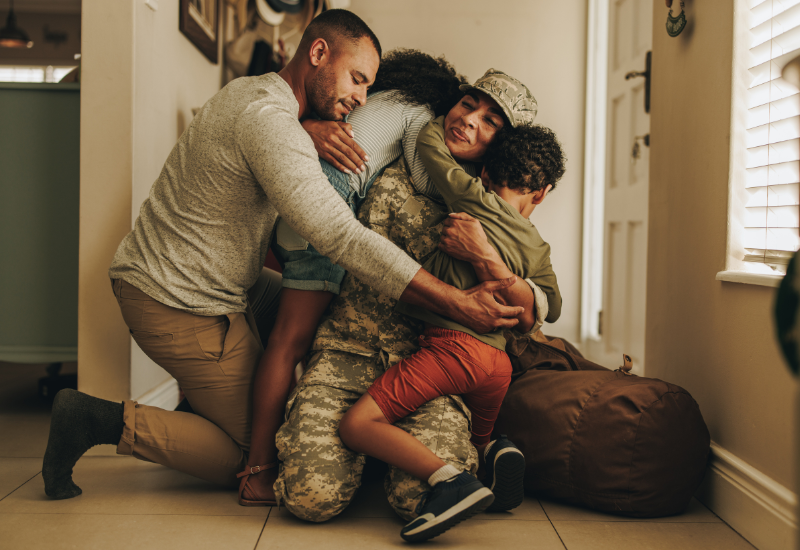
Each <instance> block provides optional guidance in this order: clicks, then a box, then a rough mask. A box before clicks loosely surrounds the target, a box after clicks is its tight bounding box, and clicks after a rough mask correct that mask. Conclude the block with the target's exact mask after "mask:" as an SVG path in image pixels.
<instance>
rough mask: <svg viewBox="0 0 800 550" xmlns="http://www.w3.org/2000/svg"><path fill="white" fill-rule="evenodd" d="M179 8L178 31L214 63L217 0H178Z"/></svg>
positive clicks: (217, 35) (217, 15)
mask: <svg viewBox="0 0 800 550" xmlns="http://www.w3.org/2000/svg"><path fill="white" fill-rule="evenodd" d="M180 10H181V13H180V22H179V28H180V31H181V32H182V33H183V34H184V35H185V36H186V38H188V39H189V41H190V42H191V43H192V44H194V45H195V47H197V49H198V50H200V51H201V52H202V53H203V55H205V56H206V57H207V58H208V60H209V61H211V62H212V63H214V64H216V63H217V51H218V47H217V46H218V44H219V0H180Z"/></svg>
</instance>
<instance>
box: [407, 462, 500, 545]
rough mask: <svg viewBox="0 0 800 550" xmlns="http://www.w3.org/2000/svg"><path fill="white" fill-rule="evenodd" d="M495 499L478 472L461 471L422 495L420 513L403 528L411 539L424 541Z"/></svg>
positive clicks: (418, 509)
mask: <svg viewBox="0 0 800 550" xmlns="http://www.w3.org/2000/svg"><path fill="white" fill-rule="evenodd" d="M493 500H494V496H493V495H492V492H491V491H490V490H489V489H487V488H486V487H484V486H483V484H482V483H481V482H480V481H478V479H477V478H476V477H475V476H472V475H470V474H468V473H467V472H461V473H460V474H458V475H457V476H456V477H454V478H453V479H451V480H449V481H440V482H439V483H437V484H436V486H435V487H434V488H433V489H431V490H430V491H429V492H428V493H426V494H425V495H424V496H423V497H422V501H420V503H419V505H418V506H417V514H419V517H417V518H416V519H414V520H413V521H411V522H410V523H409V524H408V525H406V526H405V527H403V529H401V530H400V536H401V537H403V539H404V540H407V541H408V542H422V541H424V540H428V539H431V538H433V537H435V536H437V535H441V534H442V533H444V532H445V531H447V530H448V529H450V528H451V527H452V526H454V525H456V524H457V523H460V522H462V521H464V520H465V519H467V518H470V517H472V516H474V515H475V514H477V513H478V512H482V511H483V510H485V509H486V507H487V506H489V505H490V504H491V503H492V501H493Z"/></svg>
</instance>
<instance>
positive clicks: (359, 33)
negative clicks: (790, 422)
mask: <svg viewBox="0 0 800 550" xmlns="http://www.w3.org/2000/svg"><path fill="white" fill-rule="evenodd" d="M365 36H366V37H367V38H369V39H370V41H371V42H372V45H373V46H375V51H377V52H378V57H380V56H381V54H382V51H381V43H380V42H379V41H378V37H377V36H375V33H374V32H372V29H370V28H369V27H368V26H367V24H366V23H364V21H363V20H362V19H361V18H360V17H359V16H357V15H356V14H354V13H353V12H351V11H347V10H328V11H325V12H322V13H321V14H320V15H318V16H317V17H315V18H314V19H313V20H312V21H311V23H309V25H308V27H306V31H305V32H304V33H303V38H301V39H300V45H299V46H298V47H297V49H298V51H300V52H307V51H308V49H309V48H310V47H311V44H312V43H313V42H314V40H316V39H318V38H322V39H323V40H325V42H327V43H328V46H329V47H330V48H331V49H334V48H335V46H336V44H337V43H341V41H342V40H349V41H350V42H352V43H357V42H358V41H359V40H361V39H362V38H364V37H365Z"/></svg>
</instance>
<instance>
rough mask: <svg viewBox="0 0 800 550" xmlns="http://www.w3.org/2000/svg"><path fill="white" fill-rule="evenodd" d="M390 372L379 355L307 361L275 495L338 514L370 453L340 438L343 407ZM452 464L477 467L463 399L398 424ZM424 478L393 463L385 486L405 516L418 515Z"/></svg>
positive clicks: (316, 513) (302, 511)
mask: <svg viewBox="0 0 800 550" xmlns="http://www.w3.org/2000/svg"><path fill="white" fill-rule="evenodd" d="M383 372H384V363H383V361H382V360H381V359H380V358H379V357H372V358H370V357H362V356H359V355H354V354H351V353H346V352H339V351H323V352H320V353H318V354H317V355H315V356H314V357H313V358H312V359H311V361H310V362H309V367H308V369H307V370H306V373H305V375H304V376H303V378H302V380H301V381H300V384H299V385H298V387H297V388H296V389H295V391H294V392H293V393H292V395H291V396H290V397H289V403H288V404H287V411H288V416H287V420H286V422H285V423H284V425H283V426H282V427H281V429H280V430H279V431H278V435H277V446H278V458H279V459H280V460H281V461H282V462H283V464H282V465H281V469H280V474H279V476H278V481H277V482H276V483H275V494H276V495H277V497H278V498H279V499H280V501H281V503H282V504H283V505H285V506H286V507H287V508H288V509H289V511H290V512H292V513H293V514H294V515H295V516H297V517H299V518H301V519H305V520H308V521H315V522H320V521H326V520H328V519H331V518H333V517H335V516H336V515H337V514H339V513H340V512H341V511H342V510H344V509H345V508H346V507H347V505H348V504H349V503H350V501H351V500H352V498H353V496H354V495H355V492H356V490H357V489H358V487H359V485H360V484H361V472H362V470H363V468H364V462H365V457H364V456H363V455H358V454H356V453H354V452H352V451H350V450H349V449H347V448H346V447H345V446H344V444H343V443H342V440H341V439H340V438H339V421H340V420H341V418H342V416H344V413H345V412H346V411H347V409H349V408H350V407H351V406H352V405H353V404H354V403H355V402H356V401H357V400H358V399H359V398H360V397H361V395H362V394H364V393H365V392H366V391H367V388H368V387H369V386H370V385H371V384H372V382H373V381H374V380H375V378H377V377H378V376H380V375H381V374H382V373H383ZM397 425H398V426H400V427H402V428H403V429H405V430H406V431H408V432H409V433H411V434H413V435H414V436H416V437H417V438H418V439H419V440H420V441H422V442H423V443H424V444H425V445H426V446H427V447H428V448H429V449H431V450H432V451H433V452H435V453H436V454H437V455H439V457H441V458H442V459H443V460H444V461H445V462H447V463H448V464H453V465H454V466H456V467H457V468H459V469H464V470H469V471H471V472H472V473H474V472H475V470H476V469H477V464H478V460H477V453H476V452H475V449H474V447H473V446H472V445H471V444H470V442H469V437H470V426H469V413H468V412H467V409H466V407H465V406H464V404H463V402H462V401H461V398H459V397H440V398H438V399H435V400H433V401H431V402H430V403H427V404H426V405H424V406H423V407H421V408H420V409H419V410H417V411H415V412H414V413H413V414H412V415H410V416H408V417H406V418H404V419H403V420H401V421H400V422H398V423H397ZM428 489H429V487H428V485H427V484H426V483H425V482H422V481H419V480H417V479H416V478H414V477H412V476H410V475H408V474H406V473H405V472H402V471H399V470H397V469H396V468H391V469H390V472H389V474H388V475H387V479H386V491H387V494H388V495H389V501H390V503H391V504H392V507H393V508H394V509H395V510H396V511H397V513H398V514H399V515H401V516H402V517H403V518H406V519H410V518H413V517H414V516H415V514H414V509H415V508H416V505H417V502H418V501H419V498H420V496H421V494H422V493H423V492H424V491H426V490H428Z"/></svg>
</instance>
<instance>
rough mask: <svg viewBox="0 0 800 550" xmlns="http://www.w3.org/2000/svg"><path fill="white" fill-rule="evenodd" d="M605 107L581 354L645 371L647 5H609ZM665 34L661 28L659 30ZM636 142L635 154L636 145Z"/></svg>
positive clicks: (640, 1)
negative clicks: (594, 262)
mask: <svg viewBox="0 0 800 550" xmlns="http://www.w3.org/2000/svg"><path fill="white" fill-rule="evenodd" d="M608 10H609V12H608V27H609V29H608V30H609V32H608V64H607V67H608V73H607V77H608V88H607V90H608V95H607V97H608V103H607V111H606V113H607V119H606V120H607V126H606V128H607V139H606V177H605V193H604V215H603V233H604V239H603V246H604V255H603V278H602V280H603V285H602V286H603V288H602V296H603V299H602V315H601V319H600V322H599V328H600V338H599V340H597V341H595V342H592V343H589V345H588V346H587V354H588V355H589V357H591V358H592V359H594V360H595V361H597V362H599V363H601V364H603V365H605V366H607V367H611V368H613V367H617V366H620V365H621V364H622V354H623V353H626V354H628V355H630V356H631V358H632V360H633V366H634V372H636V373H637V374H642V373H643V372H644V335H645V331H644V328H645V327H644V324H645V296H646V288H645V284H646V277H647V208H648V204H647V196H648V185H649V181H648V174H649V158H650V152H649V146H648V145H647V144H646V143H645V137H644V136H647V138H646V139H647V141H648V143H649V132H650V115H649V114H647V113H646V112H645V92H646V86H645V84H646V79H645V77H643V76H633V75H631V77H629V78H628V79H626V75H628V74H629V73H632V72H637V73H638V72H644V71H645V68H646V62H647V60H648V52H649V51H650V49H651V45H652V31H651V29H652V15H653V3H652V2H651V1H650V0H609V2H608ZM665 32H666V31H665ZM637 142H638V147H636V153H637V154H634V145H635V144H636V143H637Z"/></svg>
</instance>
